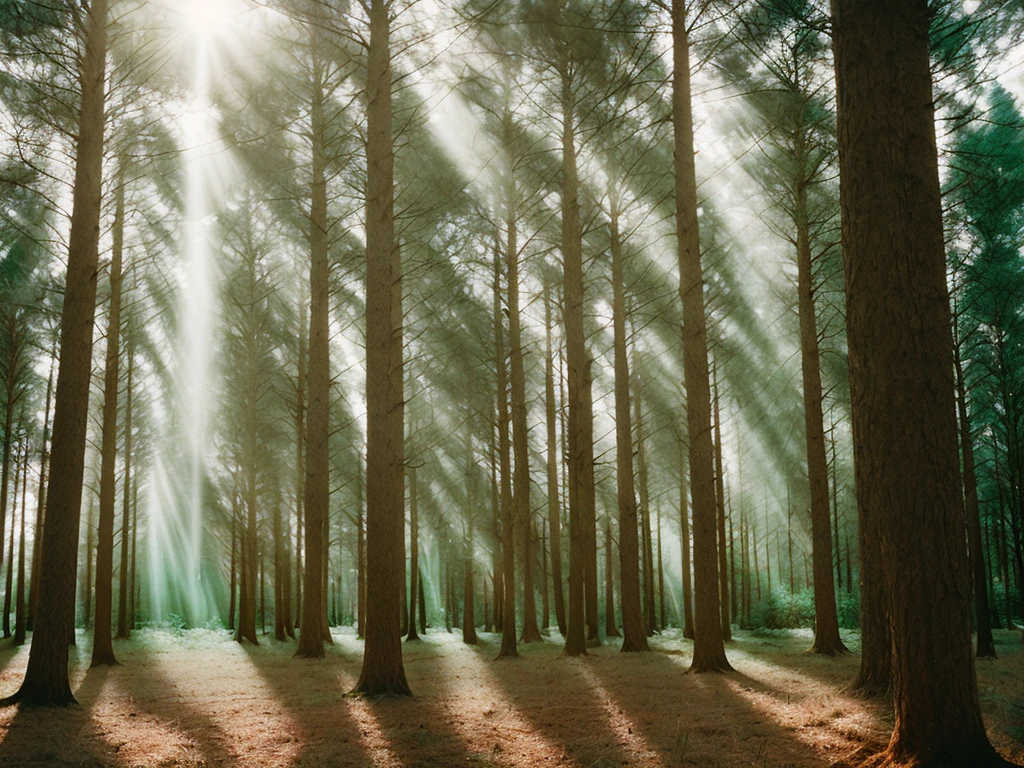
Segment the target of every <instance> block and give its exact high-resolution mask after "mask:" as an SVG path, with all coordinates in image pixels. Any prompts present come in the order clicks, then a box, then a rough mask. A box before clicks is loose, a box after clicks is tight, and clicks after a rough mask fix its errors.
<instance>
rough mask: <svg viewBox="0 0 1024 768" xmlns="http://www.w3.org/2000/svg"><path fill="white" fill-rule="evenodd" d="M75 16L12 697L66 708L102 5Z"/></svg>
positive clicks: (91, 299)
mask: <svg viewBox="0 0 1024 768" xmlns="http://www.w3.org/2000/svg"><path fill="white" fill-rule="evenodd" d="M80 13H81V14H82V21H83V25H84V29H83V32H84V34H85V48H84V53H83V55H82V56H81V58H80V59H79V71H78V75H79V82H80V84H81V89H82V90H81V93H82V98H81V107H80V111H79V124H78V142H77V147H76V152H75V182H74V193H73V209H72V214H71V235H70V240H69V248H68V265H67V281H66V287H65V290H64V308H63V311H62V316H61V342H60V367H59V372H58V375H57V397H56V407H55V412H54V417H53V446H52V453H51V473H50V484H49V488H48V493H47V499H46V514H45V518H44V522H43V529H44V530H45V531H46V535H45V536H44V537H43V545H42V553H41V556H40V564H39V567H40V571H41V572H42V574H43V577H42V579H41V581H40V585H39V611H38V614H37V616H36V627H35V631H34V633H33V638H32V649H31V651H30V653H29V661H28V669H27V670H26V673H25V679H24V681H23V682H22V685H21V688H20V689H19V690H18V692H17V693H16V694H15V695H14V696H13V697H12V698H13V699H16V700H19V701H23V702H26V703H30V704H44V705H66V704H70V703H73V702H74V700H75V698H74V696H73V695H72V693H71V685H70V682H69V680H68V632H69V619H68V617H69V615H73V611H74V600H75V575H76V568H77V559H78V558H77V557H76V554H77V552H78V534H79V523H80V510H81V505H82V479H83V476H84V473H85V437H86V427H87V424H88V419H89V383H90V381H89V380H90V377H91V372H92V331H93V321H94V318H95V312H96V274H97V262H98V260H99V233H100V232H99V227H100V225H99V220H100V207H101V200H102V178H103V138H104V136H103V134H104V127H105V123H104V119H105V116H104V111H105V101H106V98H105V92H104V84H105V79H106V54H107V0H93V1H92V2H91V3H90V4H89V6H88V10H83V11H81V12H80ZM54 478H56V480H55V479H54Z"/></svg>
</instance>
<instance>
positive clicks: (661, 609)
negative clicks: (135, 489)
mask: <svg viewBox="0 0 1024 768" xmlns="http://www.w3.org/2000/svg"><path fill="white" fill-rule="evenodd" d="M655 511H656V520H655V527H656V529H657V532H658V551H657V558H658V626H659V627H660V628H662V629H664V628H665V627H666V626H668V625H667V624H666V617H665V567H664V560H663V559H662V549H661V503H660V502H659V504H658V505H657V508H656V510H655Z"/></svg>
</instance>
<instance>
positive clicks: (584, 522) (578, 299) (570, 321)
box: [561, 71, 597, 656]
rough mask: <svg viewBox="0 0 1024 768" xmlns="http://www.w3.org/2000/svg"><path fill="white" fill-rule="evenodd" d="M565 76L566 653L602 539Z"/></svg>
mask: <svg viewBox="0 0 1024 768" xmlns="http://www.w3.org/2000/svg"><path fill="white" fill-rule="evenodd" d="M561 79H562V83H561V86H562V93H561V97H562V263H563V270H564V275H563V280H564V301H565V303H564V307H563V314H564V323H565V346H566V367H567V368H568V398H567V403H568V410H569V423H568V427H567V431H568V442H569V446H568V449H569V450H568V453H569V619H568V624H567V633H566V638H565V655H566V656H580V655H583V654H585V653H586V650H587V648H586V644H587V640H589V639H591V638H592V637H596V636H597V541H596V499H595V490H594V415H593V401H592V394H591V388H590V385H591V377H590V357H589V355H588V354H587V347H586V336H585V334H584V331H583V304H584V296H583V235H582V228H581V223H580V207H579V177H578V172H577V167H576V131H575V119H576V118H575V110H574V101H573V87H572V80H571V78H570V77H569V74H568V73H567V72H566V71H563V72H562V73H561Z"/></svg>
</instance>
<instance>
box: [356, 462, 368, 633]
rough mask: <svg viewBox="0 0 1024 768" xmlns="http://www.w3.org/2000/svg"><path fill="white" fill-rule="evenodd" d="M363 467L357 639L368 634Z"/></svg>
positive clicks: (359, 487) (359, 496) (359, 481)
mask: <svg viewBox="0 0 1024 768" xmlns="http://www.w3.org/2000/svg"><path fill="white" fill-rule="evenodd" d="M363 477H364V474H363V467H362V466H360V468H359V474H358V476H357V477H356V493H357V497H356V507H357V508H356V601H357V602H356V637H359V638H363V637H364V636H365V634H366V524H365V521H364V519H363Z"/></svg>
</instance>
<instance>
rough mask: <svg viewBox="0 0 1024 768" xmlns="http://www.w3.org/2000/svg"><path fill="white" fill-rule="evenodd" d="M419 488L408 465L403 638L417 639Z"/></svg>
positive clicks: (414, 474) (414, 468) (413, 472)
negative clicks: (406, 605)
mask: <svg viewBox="0 0 1024 768" xmlns="http://www.w3.org/2000/svg"><path fill="white" fill-rule="evenodd" d="M418 491H419V488H418V487H417V485H416V467H409V548H410V550H411V552H410V555H409V634H408V636H407V637H406V638H405V639H406V641H409V640H419V639H420V636H419V634H418V633H417V632H416V599H417V598H418V597H419V592H418V591H417V588H416V585H417V584H416V583H417V580H418V579H419V576H420V570H419V568H420V551H419V550H420V521H419V498H418V496H417V493H418Z"/></svg>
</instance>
